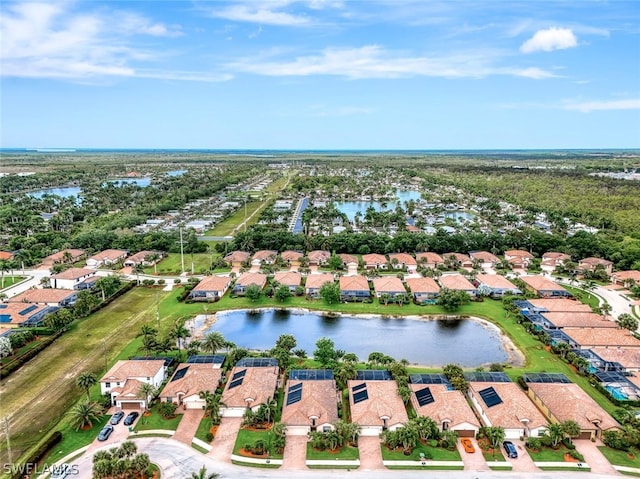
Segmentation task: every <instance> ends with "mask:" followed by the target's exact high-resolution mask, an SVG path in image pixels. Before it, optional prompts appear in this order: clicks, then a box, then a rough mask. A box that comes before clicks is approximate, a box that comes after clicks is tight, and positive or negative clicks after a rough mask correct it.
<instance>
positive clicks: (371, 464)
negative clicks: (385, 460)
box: [358, 436, 386, 470]
mask: <svg viewBox="0 0 640 479" xmlns="http://www.w3.org/2000/svg"><path fill="white" fill-rule="evenodd" d="M358 449H359V452H360V468H359V469H360V470H363V469H366V470H375V469H386V468H385V467H384V465H383V464H382V451H381V450H380V438H379V437H376V436H360V437H359V438H358Z"/></svg>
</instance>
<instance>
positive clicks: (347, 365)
mask: <svg viewBox="0 0 640 479" xmlns="http://www.w3.org/2000/svg"><path fill="white" fill-rule="evenodd" d="M334 374H335V378H336V382H337V383H338V385H339V387H340V388H341V389H344V388H345V387H346V386H347V381H349V380H350V379H355V377H356V374H357V371H356V367H355V364H354V363H352V362H351V361H346V362H343V363H341V364H340V365H339V366H338V367H337V368H336V369H335V371H334Z"/></svg>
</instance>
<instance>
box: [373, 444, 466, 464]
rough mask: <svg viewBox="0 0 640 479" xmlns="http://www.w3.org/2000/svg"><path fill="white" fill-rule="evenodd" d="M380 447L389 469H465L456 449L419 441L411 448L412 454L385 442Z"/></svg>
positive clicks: (384, 462)
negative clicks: (389, 446)
mask: <svg viewBox="0 0 640 479" xmlns="http://www.w3.org/2000/svg"><path fill="white" fill-rule="evenodd" d="M380 448H381V450H382V463H383V464H384V466H385V467H387V468H389V469H440V470H462V469H464V463H463V462H462V458H461V457H460V453H459V452H458V451H457V450H456V449H452V450H450V449H445V448H442V447H432V446H428V445H426V444H423V443H418V445H417V446H416V447H414V448H413V449H412V450H411V454H409V455H406V454H405V452H404V451H403V450H402V449H394V450H390V449H388V448H387V446H385V445H384V444H381V445H380Z"/></svg>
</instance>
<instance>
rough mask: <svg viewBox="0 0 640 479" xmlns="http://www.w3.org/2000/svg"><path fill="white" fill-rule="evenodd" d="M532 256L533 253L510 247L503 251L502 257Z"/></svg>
mask: <svg viewBox="0 0 640 479" xmlns="http://www.w3.org/2000/svg"><path fill="white" fill-rule="evenodd" d="M507 256H508V257H510V258H513V257H518V258H533V255H532V254H531V253H529V252H528V251H525V250H522V249H510V250H507V251H505V252H504V257H505V258H506V257H507Z"/></svg>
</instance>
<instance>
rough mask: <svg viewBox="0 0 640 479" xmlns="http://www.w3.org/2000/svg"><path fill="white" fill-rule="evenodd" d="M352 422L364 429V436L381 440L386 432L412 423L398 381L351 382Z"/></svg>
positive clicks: (349, 386) (359, 380)
mask: <svg viewBox="0 0 640 479" xmlns="http://www.w3.org/2000/svg"><path fill="white" fill-rule="evenodd" d="M347 387H348V389H349V404H350V406H351V421H352V422H354V423H356V424H358V425H359V426H360V435H361V436H375V437H378V436H379V435H380V434H381V433H382V432H383V431H385V430H387V429H389V430H391V431H395V430H396V429H398V428H399V427H402V426H403V425H404V424H406V423H407V422H408V421H409V417H408V416H407V410H406V409H405V407H404V403H403V402H402V399H401V398H400V396H399V395H398V383H396V382H395V381H377V380H366V381H365V380H361V379H356V380H350V381H348V383H347Z"/></svg>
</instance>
